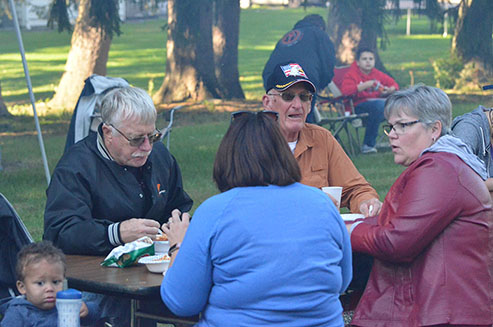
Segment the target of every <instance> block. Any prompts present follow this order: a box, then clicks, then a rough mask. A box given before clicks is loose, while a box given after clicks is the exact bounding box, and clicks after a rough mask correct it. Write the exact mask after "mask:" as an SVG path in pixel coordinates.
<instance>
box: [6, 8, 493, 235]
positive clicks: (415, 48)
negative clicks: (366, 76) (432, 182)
mask: <svg viewBox="0 0 493 327" xmlns="http://www.w3.org/2000/svg"><path fill="white" fill-rule="evenodd" d="M310 13H320V14H322V15H323V16H324V17H325V16H326V11H325V9H323V8H309V10H308V11H306V12H305V11H303V9H283V10H273V9H250V10H243V11H242V13H241V26H240V42H239V71H240V81H241V85H242V87H243V90H244V92H245V95H246V97H247V99H249V100H258V101H259V100H260V97H261V95H262V94H263V89H262V80H261V72H262V69H263V65H264V63H265V62H266V61H267V59H268V57H269V55H270V52H271V51H272V49H273V48H274V45H275V43H276V41H277V40H278V39H279V38H280V37H281V36H282V35H283V34H284V33H285V32H286V31H287V30H289V29H290V28H291V27H292V26H293V25H294V23H295V22H296V21H297V20H299V19H301V18H302V17H304V16H305V15H306V14H310ZM163 24H164V22H163V21H162V20H149V21H142V22H128V23H125V24H124V25H123V26H122V30H123V34H122V36H120V37H116V38H115V39H114V41H113V44H112V46H111V51H110V56H109V60H108V76H120V77H124V78H126V79H127V80H128V81H130V82H131V83H132V84H134V85H136V86H138V87H141V88H144V89H146V90H148V91H149V92H150V93H152V92H153V91H156V90H157V88H158V87H159V85H160V84H161V82H162V80H163V77H164V70H165V58H166V50H165V44H166V36H165V32H163V31H162V30H161V26H162V25H163ZM404 31H405V21H404V20H401V21H400V22H399V23H398V24H397V25H389V31H388V32H389V38H390V41H391V43H390V44H389V45H388V47H387V48H386V50H384V51H383V50H382V51H380V55H381V57H382V60H383V61H384V63H385V65H386V67H387V69H389V70H390V72H391V73H392V74H393V75H394V77H395V78H396V80H397V81H398V82H399V84H400V85H401V86H407V85H409V83H410V72H411V71H412V74H413V76H414V82H415V83H418V82H422V83H425V84H431V85H434V80H433V70H432V66H431V63H432V61H433V60H435V59H438V58H442V57H446V56H447V55H448V51H449V47H450V40H451V39H450V37H448V38H442V37H441V36H440V35H438V34H429V33H428V23H427V20H426V19H424V18H419V17H414V18H413V35H411V36H405V35H404V33H405V32H404ZM23 39H24V46H25V49H26V53H27V55H26V57H27V60H28V65H29V70H30V73H31V79H32V84H33V87H34V93H35V97H36V99H37V100H38V101H43V100H45V99H48V98H51V97H52V96H53V93H54V88H55V87H56V85H57V84H58V81H59V79H60V77H61V75H62V72H63V67H64V64H65V60H66V58H67V54H68V50H69V46H70V35H68V34H67V33H62V34H59V33H57V32H56V31H51V30H40V31H23ZM0 44H1V45H2V46H1V47H0V62H1V65H0V71H1V75H0V76H1V77H0V78H1V82H2V93H3V96H4V99H5V100H6V102H7V104H8V106H9V108H10V109H12V110H11V111H12V112H17V113H19V112H25V113H29V112H30V110H31V108H30V106H26V105H25V104H26V103H29V96H28V94H27V90H26V82H25V79H24V74H23V68H22V63H21V61H20V55H19V53H18V47H17V41H16V39H15V33H14V31H13V30H0ZM492 98H493V97H491V96H490V97H488V98H487V97H479V96H474V97H471V96H453V97H452V100H453V103H454V115H458V114H461V113H464V112H466V111H470V110H472V109H473V108H474V107H476V106H477V105H478V104H480V103H482V104H485V105H489V106H491V105H493V101H492ZM259 107H260V101H259ZM228 117H229V115H228V114H227V113H222V112H213V111H211V112H193V111H190V110H188V111H187V110H183V111H180V112H178V113H177V115H176V127H175V128H174V130H173V133H172V136H171V152H172V153H173V154H174V155H175V157H176V158H177V160H178V162H179V164H180V167H181V169H182V174H183V177H184V184H185V189H186V190H187V192H189V193H190V195H191V197H192V198H193V199H194V200H195V205H194V209H195V208H196V207H197V206H198V205H199V204H200V203H201V202H202V201H204V200H205V199H206V198H208V197H210V196H211V195H213V194H215V193H217V190H216V188H215V186H214V184H213V182H212V165H213V162H214V156H215V152H216V149H217V146H218V144H219V142H220V140H221V138H222V137H223V135H224V132H225V131H226V129H227V127H228V122H229V120H228ZM69 120H70V113H69V112H65V113H56V114H51V115H44V116H42V117H41V127H42V130H43V137H44V142H45V147H46V152H47V157H48V161H49V166H50V170H51V171H53V169H54V168H55V165H56V163H57V162H58V160H59V158H60V156H61V155H62V152H63V147H64V144H65V136H66V132H67V128H68V122H69ZM163 124H164V122H163V121H160V122H159V124H158V126H161V125H163ZM34 131H35V127H34V122H33V119H32V116H29V115H28V114H26V115H19V114H18V115H16V116H15V117H14V118H12V119H0V147H1V151H2V164H3V166H4V171H2V172H0V192H2V193H3V194H4V195H5V196H6V197H7V198H8V199H9V200H10V201H11V202H12V204H13V205H14V207H15V208H16V209H17V210H18V212H19V214H20V215H21V217H22V218H23V220H24V221H25V223H26V225H27V226H28V228H29V230H30V231H31V233H32V234H33V236H34V238H35V239H40V238H41V235H42V230H43V210H44V205H45V201H46V197H45V189H46V180H45V176H44V171H43V166H42V161H41V155H40V151H39V145H38V141H37V137H36V134H35V132H34ZM354 162H355V164H356V166H357V167H358V169H359V170H360V171H361V173H362V174H363V175H364V176H365V177H366V178H367V179H368V180H369V182H370V183H371V184H372V185H373V186H374V187H375V188H376V190H377V192H378V193H379V194H380V196H381V197H382V199H383V197H384V196H385V194H386V193H387V191H388V190H389V188H390V186H391V185H392V183H393V182H394V180H395V179H396V177H397V176H398V175H399V174H400V173H401V172H402V170H403V168H402V167H400V166H397V165H395V164H393V157H392V154H391V153H390V152H384V153H379V154H376V155H368V156H361V155H360V156H358V157H356V158H354Z"/></svg>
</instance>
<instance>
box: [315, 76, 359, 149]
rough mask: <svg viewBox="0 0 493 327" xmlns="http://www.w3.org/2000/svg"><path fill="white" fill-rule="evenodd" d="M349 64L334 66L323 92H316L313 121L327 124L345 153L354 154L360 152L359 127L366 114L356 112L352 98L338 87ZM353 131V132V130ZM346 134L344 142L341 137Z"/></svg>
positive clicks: (322, 124)
mask: <svg viewBox="0 0 493 327" xmlns="http://www.w3.org/2000/svg"><path fill="white" fill-rule="evenodd" d="M348 69H349V66H343V67H336V68H334V78H333V79H332V82H330V84H329V86H328V87H327V90H325V93H320V94H317V103H316V105H315V108H316V110H317V111H316V113H315V121H316V123H317V124H318V125H320V126H325V125H327V126H328V129H329V130H330V131H331V132H332V135H334V137H335V138H336V139H337V141H339V143H340V144H341V146H342V147H343V148H344V150H345V151H346V153H347V154H348V155H350V156H354V155H356V154H358V153H359V152H360V149H361V145H360V136H359V129H360V128H361V127H363V119H365V118H366V117H367V116H368V114H366V113H364V114H356V113H355V111H354V105H353V99H352V98H351V97H348V96H344V95H342V92H341V91H340V87H341V85H342V81H343V79H344V75H345V74H346V72H347V71H348ZM353 131H354V132H353ZM341 132H344V134H345V135H346V137H345V139H346V142H344V140H343V139H342V138H341Z"/></svg>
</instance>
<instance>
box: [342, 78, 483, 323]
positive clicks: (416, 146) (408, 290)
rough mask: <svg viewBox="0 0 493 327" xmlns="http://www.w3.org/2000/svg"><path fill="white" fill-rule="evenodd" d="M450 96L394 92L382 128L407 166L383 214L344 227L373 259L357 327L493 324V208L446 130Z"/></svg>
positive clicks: (468, 157) (474, 162)
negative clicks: (385, 121) (346, 227)
mask: <svg viewBox="0 0 493 327" xmlns="http://www.w3.org/2000/svg"><path fill="white" fill-rule="evenodd" d="M451 109H452V106H451V104H450V100H449V99H448V97H447V95H446V94H445V93H444V92H443V91H441V90H440V89H437V88H434V87H429V86H415V87H412V88H410V89H407V90H403V91H398V92H395V93H393V94H392V95H390V97H389V98H388V99H387V102H386V105H385V117H386V119H387V121H388V123H389V124H388V125H386V126H384V128H385V131H386V133H387V135H388V137H389V140H390V145H391V147H392V152H393V153H394V161H395V163H397V164H400V165H403V166H406V167H407V169H406V170H405V171H404V172H403V173H402V174H401V175H400V176H399V178H398V179H397V180H396V182H395V183H394V185H393V186H392V188H391V189H390V191H389V193H388V194H387V196H386V198H385V201H384V203H383V206H382V210H381V212H380V214H379V215H378V216H376V217H368V218H366V219H364V220H361V221H358V222H355V223H353V224H352V225H348V230H349V231H350V233H351V245H352V247H353V251H356V252H362V253H366V254H369V255H371V256H373V257H374V258H375V261H374V264H373V268H372V271H371V274H370V278H369V281H368V284H367V286H366V289H365V291H364V293H363V296H362V298H361V300H360V302H359V304H358V306H357V308H356V311H355V314H354V318H353V321H352V324H353V326H372V327H384V326H385V327H387V326H388V327H404V326H406V327H415V326H462V327H463V326H492V324H493V319H492V315H493V310H492V294H493V288H492V287H493V286H492V285H493V279H492V273H493V269H492V267H493V256H492V253H493V232H492V228H493V211H492V203H491V198H490V196H489V192H488V190H487V189H486V186H485V184H484V182H483V181H484V180H485V179H486V176H487V175H486V170H485V168H484V165H483V164H482V162H481V161H479V159H477V157H476V156H475V155H474V154H472V152H471V151H470V150H469V149H468V148H467V147H466V145H465V144H464V143H463V142H462V141H460V140H459V139H458V138H455V137H453V136H450V135H449V134H448V133H449V131H450V124H451V116H452V114H451Z"/></svg>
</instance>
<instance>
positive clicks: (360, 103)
mask: <svg viewBox="0 0 493 327" xmlns="http://www.w3.org/2000/svg"><path fill="white" fill-rule="evenodd" d="M398 89H399V85H398V84H397V83H396V81H395V80H394V79H393V78H392V77H390V76H389V75H387V74H385V73H383V72H381V71H379V70H378V69H376V68H375V54H374V52H373V50H371V49H369V48H360V49H358V51H357V52H356V61H354V62H353V63H352V64H351V67H350V68H349V70H348V72H347V73H346V75H345V76H344V79H343V81H342V87H341V92H342V94H343V95H345V96H352V97H353V101H354V105H355V108H354V109H355V111H356V113H357V114H361V113H368V118H367V119H366V132H365V138H364V140H363V147H362V148H361V152H363V153H374V152H377V149H376V148H375V145H376V142H377V136H378V126H379V125H380V123H381V122H383V121H384V120H385V117H384V115H383V108H384V106H385V99H384V98H385V97H386V96H388V95H390V94H391V93H393V92H394V91H396V90H398Z"/></svg>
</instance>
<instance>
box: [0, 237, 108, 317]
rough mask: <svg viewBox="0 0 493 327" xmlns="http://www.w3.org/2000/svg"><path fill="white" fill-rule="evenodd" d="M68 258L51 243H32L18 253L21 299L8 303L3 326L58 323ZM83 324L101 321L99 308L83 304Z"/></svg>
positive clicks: (81, 314) (18, 279)
mask: <svg viewBox="0 0 493 327" xmlns="http://www.w3.org/2000/svg"><path fill="white" fill-rule="evenodd" d="M65 265H66V264H65V255H64V254H63V252H62V251H61V250H59V249H57V248H56V247H54V246H53V244H52V243H51V242H49V241H42V242H38V243H31V244H28V245H26V246H24V247H23V248H22V249H21V250H20V251H19V253H18V254H17V266H16V275H17V290H18V291H19V293H20V294H22V296H20V297H16V298H14V299H12V300H11V301H10V302H9V307H8V309H7V311H6V313H5V317H3V319H2V321H1V322H0V326H2V327H23V326H26V327H27V326H35V327H43V326H46V327H54V326H57V324H58V312H57V308H56V306H55V303H56V293H57V292H59V291H61V290H62V288H63V280H64V279H65V270H66V267H65ZM80 317H81V318H82V319H81V324H82V325H84V324H90V323H93V322H96V321H97V320H98V308H97V306H95V305H94V304H93V303H87V304H86V303H84V302H82V307H81V309H80Z"/></svg>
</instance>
